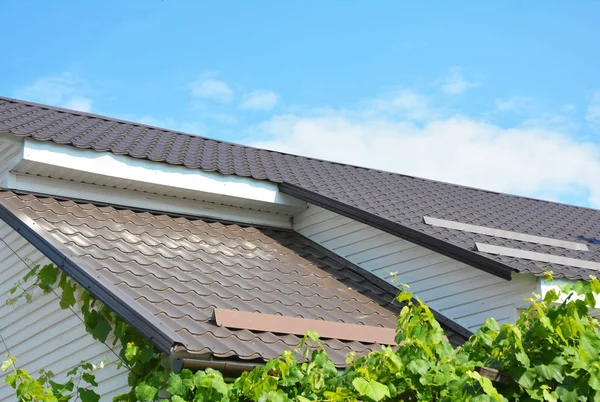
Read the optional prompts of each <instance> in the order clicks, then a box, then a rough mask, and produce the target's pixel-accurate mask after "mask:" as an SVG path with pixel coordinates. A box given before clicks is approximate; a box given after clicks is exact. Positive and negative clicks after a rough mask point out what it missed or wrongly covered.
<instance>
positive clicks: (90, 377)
mask: <svg viewBox="0 0 600 402" xmlns="http://www.w3.org/2000/svg"><path fill="white" fill-rule="evenodd" d="M81 379H82V380H83V381H85V382H87V383H88V384H90V385H92V386H94V387H97V386H98V383H97V382H96V376H95V375H93V374H90V373H83V374H81Z"/></svg>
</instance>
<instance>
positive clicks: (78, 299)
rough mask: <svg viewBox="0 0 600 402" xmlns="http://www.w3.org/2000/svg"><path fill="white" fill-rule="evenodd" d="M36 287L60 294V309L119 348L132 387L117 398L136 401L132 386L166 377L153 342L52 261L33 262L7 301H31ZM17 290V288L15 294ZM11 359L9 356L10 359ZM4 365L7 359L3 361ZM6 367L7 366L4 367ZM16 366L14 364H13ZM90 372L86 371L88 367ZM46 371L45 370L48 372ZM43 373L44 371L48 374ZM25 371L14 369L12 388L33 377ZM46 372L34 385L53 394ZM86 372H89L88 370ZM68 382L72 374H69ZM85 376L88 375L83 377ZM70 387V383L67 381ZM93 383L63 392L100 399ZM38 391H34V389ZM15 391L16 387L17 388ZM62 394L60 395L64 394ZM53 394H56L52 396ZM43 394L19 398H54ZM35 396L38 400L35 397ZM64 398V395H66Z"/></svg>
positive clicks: (85, 399) (99, 338)
mask: <svg viewBox="0 0 600 402" xmlns="http://www.w3.org/2000/svg"><path fill="white" fill-rule="evenodd" d="M36 288H39V289H41V290H42V291H43V292H44V293H50V292H56V293H57V294H58V293H59V297H60V302H59V303H60V307H61V308H62V309H65V310H66V309H72V310H74V309H75V308H77V309H78V310H79V312H80V313H81V316H82V318H83V322H84V323H85V328H86V331H87V332H88V333H89V334H90V335H91V336H92V337H93V338H94V339H96V340H98V341H100V342H103V343H107V344H109V345H110V346H112V347H113V348H114V347H117V348H119V349H118V350H119V352H118V355H119V358H120V359H121V360H120V362H119V367H121V366H122V365H125V366H126V367H127V369H128V370H129V376H128V383H129V385H130V386H131V387H132V388H131V392H129V393H128V394H124V395H120V396H119V397H117V398H116V399H115V400H116V401H124V402H127V401H137V399H136V394H135V386H136V385H137V384H138V383H140V382H142V381H150V378H152V379H154V381H158V380H160V379H165V380H166V376H165V371H164V369H163V368H162V366H161V360H160V359H161V354H160V352H159V351H158V350H157V349H156V347H154V345H153V344H152V343H151V342H150V341H148V340H147V339H146V338H144V337H143V336H142V335H141V334H140V333H139V332H137V331H136V330H135V329H134V328H133V327H132V326H130V325H129V324H127V323H126V322H125V321H123V320H122V319H121V318H120V317H118V316H117V315H116V314H114V313H113V312H112V311H110V310H109V309H108V308H107V307H106V306H105V305H103V304H102V303H101V302H100V301H98V300H97V299H96V298H95V297H93V296H92V295H91V294H90V293H89V292H88V291H87V290H85V289H83V288H81V287H80V286H79V285H77V284H76V283H75V282H74V281H73V280H72V279H71V278H69V276H68V275H66V274H65V273H64V272H62V271H61V270H60V269H59V268H58V267H56V266H55V265H54V264H47V265H44V266H40V265H36V266H35V267H33V268H32V269H31V270H30V271H29V272H28V273H27V274H26V275H25V276H24V277H23V280H22V281H20V282H18V283H16V284H15V286H14V287H13V288H11V289H10V294H11V295H13V296H12V297H11V298H10V299H8V300H7V301H6V303H7V304H9V305H12V304H15V303H16V302H17V301H19V300H20V299H25V301H26V302H30V301H31V300H32V296H31V292H32V290H33V289H36ZM17 291H20V292H18V293H17ZM9 360H10V359H9ZM5 364H6V362H5ZM7 367H8V366H7ZM78 367H80V368H82V369H85V368H86V367H93V366H92V365H90V366H88V365H87V363H82V365H80V366H78ZM14 368H15V369H16V367H14ZM88 371H89V370H88ZM47 373H48V372H47ZM47 373H45V374H47ZM25 374H27V373H26V371H25V370H16V372H15V375H17V378H18V380H16V382H13V383H12V384H10V383H9V385H11V386H12V387H13V388H15V389H16V387H15V385H16V384H18V383H19V382H25V383H29V382H31V381H32V380H33V379H31V377H27V376H28V374H27V376H26V375H25ZM45 374H42V376H41V380H40V379H38V380H33V381H34V385H35V387H36V389H37V388H39V384H41V385H42V387H44V386H46V385H47V384H50V386H51V387H50V389H49V390H48V391H49V392H48V394H50V391H52V392H53V393H54V394H56V390H55V389H54V387H52V383H50V382H48V381H49V380H48V381H44V380H45V379H46V377H45ZM88 374H89V373H88ZM68 378H69V381H70V380H71V378H72V376H70V375H69V376H68ZM85 378H90V377H87V374H86V376H85V377H84V381H85ZM66 384H67V385H69V387H70V382H68V381H67V383H66ZM93 386H95V384H93V383H89V384H87V385H86V386H85V387H82V388H79V387H76V390H75V391H76V392H72V391H71V390H69V389H68V388H69V387H66V388H64V390H63V394H64V395H69V398H70V397H71V396H77V397H79V398H80V399H81V400H82V401H83V402H87V401H90V402H94V401H97V400H98V399H99V397H98V396H97V393H96V392H95V391H94V390H93V389H92V387H93ZM36 392H37V391H36ZM17 394H18V395H19V393H18V390H17ZM63 394H61V395H63ZM36 395H37V393H36ZM55 396H56V395H55ZM41 397H46V396H44V395H42V396H36V397H33V396H32V397H29V398H21V399H19V401H21V400H27V401H29V400H32V401H38V400H39V401H43V402H45V401H53V400H54V399H39V398H41ZM36 398H38V399H36ZM65 398H66V397H65ZM69 398H66V399H58V401H61V402H62V401H68V400H70V399H69Z"/></svg>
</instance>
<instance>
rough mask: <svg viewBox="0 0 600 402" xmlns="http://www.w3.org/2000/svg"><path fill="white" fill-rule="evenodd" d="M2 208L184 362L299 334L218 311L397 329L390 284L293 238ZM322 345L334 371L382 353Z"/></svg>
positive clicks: (268, 351)
mask: <svg viewBox="0 0 600 402" xmlns="http://www.w3.org/2000/svg"><path fill="white" fill-rule="evenodd" d="M0 206H2V207H4V208H6V210H8V212H9V213H11V214H12V215H14V216H16V217H17V219H19V220H20V221H21V222H22V224H23V225H26V226H27V227H29V228H30V229H33V230H34V231H35V232H36V233H37V235H38V236H41V237H42V238H43V239H45V240H46V241H47V242H48V243H50V245H52V246H53V247H55V248H56V249H57V250H58V251H59V252H60V253H61V254H62V255H63V256H66V258H69V259H70V260H72V261H75V263H76V264H77V266H78V267H79V269H81V270H85V271H87V273H88V274H91V277H93V278H97V280H98V281H101V282H102V283H103V284H104V286H105V287H106V288H107V289H108V291H109V292H113V293H115V294H119V295H120V296H119V297H120V299H121V302H122V303H124V304H126V305H128V306H129V307H132V308H133V309H134V310H135V311H137V312H140V313H143V314H141V315H142V316H147V317H150V321H151V325H154V326H155V327H156V328H159V329H160V330H162V331H164V332H165V333H166V335H167V336H168V337H169V338H170V339H172V340H173V341H174V342H175V343H176V344H181V345H183V346H184V348H185V350H186V353H187V354H192V355H196V356H214V357H220V358H225V357H236V358H240V359H268V358H273V357H276V356H278V355H279V354H280V353H281V352H283V351H284V350H287V349H290V348H293V347H295V346H297V345H298V343H299V342H300V337H298V336H296V335H289V334H288V335H286V334H278V333H274V332H257V331H249V330H244V329H241V330H235V329H228V328H226V327H219V326H218V325H217V324H216V323H215V322H214V320H213V312H214V310H215V309H227V310H240V311H249V312H259V313H262V314H276V315H283V316H289V317H302V318H308V319H316V320H325V321H333V322H336V321H339V322H344V323H349V324H359V325H367V326H374V327H386V328H395V326H396V315H397V313H398V307H397V306H395V305H392V304H391V302H392V301H393V300H394V296H395V293H394V288H393V287H391V285H390V286H389V287H386V285H385V284H384V285H381V286H379V285H378V284H377V283H375V282H376V281H375V279H372V278H371V277H369V276H368V274H363V275H361V274H360V273H357V272H356V270H355V268H353V267H352V266H350V263H348V265H345V264H344V261H343V260H340V259H339V258H336V257H335V256H333V255H331V254H329V253H328V252H327V251H325V250H323V249H321V248H320V247H319V246H317V245H315V244H314V243H312V242H311V241H309V240H308V239H306V238H304V237H302V236H300V235H298V234H296V233H294V232H289V231H278V230H268V229H257V228H254V227H241V226H238V225H234V224H227V225H224V224H221V223H218V222H217V223H208V222H206V221H203V220H200V219H188V218H182V217H170V216H165V215H154V214H151V213H148V212H133V211H131V210H118V209H115V208H114V207H111V206H96V205H92V204H85V203H76V202H74V201H58V200H56V199H53V198H46V197H36V196H33V195H16V194H14V193H12V192H8V191H6V192H1V193H0ZM42 251H43V250H42ZM365 275H366V276H365ZM116 312H117V313H119V311H116ZM440 318H441V320H442V324H444V322H446V323H447V321H444V318H443V317H440ZM449 325H450V326H448V325H446V326H445V330H446V334H447V336H448V337H449V339H450V341H451V342H453V343H454V344H460V343H462V342H464V340H465V339H466V338H465V336H464V330H462V329H461V328H460V327H459V326H457V325H456V324H452V323H450V324H449ZM454 329H458V333H457V332H455V331H454ZM282 332H285V331H284V330H282ZM461 332H462V334H461ZM323 343H324V344H325V346H326V348H327V350H328V352H329V354H330V356H331V358H332V360H333V361H334V362H335V363H336V364H338V365H343V364H344V359H345V356H346V354H347V353H349V352H351V351H354V352H356V353H357V354H359V355H360V354H364V353H367V352H369V351H371V350H373V349H378V348H379V346H378V345H376V344H368V343H361V342H356V341H353V342H351V341H339V340H336V339H326V340H324V341H323Z"/></svg>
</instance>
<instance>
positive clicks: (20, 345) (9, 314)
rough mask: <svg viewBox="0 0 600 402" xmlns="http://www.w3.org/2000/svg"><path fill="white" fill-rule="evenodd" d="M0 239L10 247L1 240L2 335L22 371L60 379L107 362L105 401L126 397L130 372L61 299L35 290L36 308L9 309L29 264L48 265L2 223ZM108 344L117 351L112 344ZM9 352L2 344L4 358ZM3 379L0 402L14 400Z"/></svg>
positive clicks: (101, 377) (102, 373)
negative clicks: (83, 365) (80, 366)
mask: <svg viewBox="0 0 600 402" xmlns="http://www.w3.org/2000/svg"><path fill="white" fill-rule="evenodd" d="M0 238H1V239H2V240H3V241H4V242H6V243H7V244H8V246H7V244H5V243H4V242H3V241H1V240H0V334H1V335H2V337H3V338H4V341H5V342H6V345H7V346H8V349H9V351H10V353H11V354H12V355H14V356H16V357H17V359H18V360H17V365H18V367H19V368H23V369H26V370H28V371H29V372H30V373H32V374H35V373H37V372H38V370H40V369H42V368H43V369H46V370H51V371H53V372H54V374H55V375H56V376H57V379H58V380H60V379H64V378H65V377H64V376H65V374H66V372H68V371H69V370H70V369H71V368H72V367H73V366H76V365H77V364H78V363H79V362H81V361H82V360H83V361H88V362H90V363H94V364H98V363H99V362H100V361H104V362H105V368H104V369H102V370H98V371H97V372H96V379H97V380H98V382H99V387H98V388H97V389H98V392H99V393H100V394H101V395H102V399H101V400H102V401H111V400H112V397H114V396H116V395H119V394H121V393H124V392H127V391H128V390H129V387H128V386H127V372H126V371H125V370H124V369H121V370H118V369H117V367H116V361H117V357H116V356H115V355H114V354H113V353H112V352H111V351H110V349H109V348H108V347H107V346H106V345H104V344H102V343H100V342H97V341H95V340H94V339H93V338H92V336H91V335H89V334H88V333H87V332H86V331H85V327H84V325H83V323H82V321H81V320H80V318H79V317H78V316H76V315H75V314H73V312H71V311H70V310H62V309H61V308H60V306H59V301H58V300H57V295H55V294H53V293H49V294H42V293H41V292H40V291H39V289H36V291H34V292H33V293H32V295H33V296H34V297H33V300H32V301H31V303H26V302H25V301H20V302H18V303H16V304H14V305H12V306H9V305H7V304H6V300H7V299H8V298H10V297H11V295H10V294H9V289H10V288H12V287H13V286H14V284H15V283H16V282H17V281H19V280H20V279H21V278H23V276H24V275H25V274H26V273H27V272H28V270H29V267H28V266H27V264H28V265H29V266H35V265H37V264H46V263H49V261H48V260H47V259H46V258H45V257H44V256H43V255H42V254H41V253H40V252H39V251H38V250H37V249H36V248H34V247H33V246H32V245H31V244H29V243H28V242H27V241H26V240H25V239H24V238H23V237H22V236H21V235H19V234H18V233H17V232H15V231H14V230H13V229H12V228H11V227H10V226H8V225H7V224H5V223H4V222H2V221H0ZM9 247H10V249H9ZM11 249H12V250H14V252H13V251H11ZM15 253H16V254H15ZM19 257H21V258H22V259H23V260H24V261H21V259H20V258H19ZM26 263H27V264H26ZM76 311H77V310H76ZM108 344H109V345H111V346H112V342H108ZM5 349H6V347H5V346H4V344H2V343H0V350H1V351H2V358H4V356H5V354H6V352H5ZM115 349H116V350H117V351H118V349H117V348H115ZM4 376H5V373H0V401H2V402H4V401H14V400H15V394H14V391H13V389H12V388H10V387H8V386H7V385H5V384H4V382H3V381H4ZM59 382H60V381H59Z"/></svg>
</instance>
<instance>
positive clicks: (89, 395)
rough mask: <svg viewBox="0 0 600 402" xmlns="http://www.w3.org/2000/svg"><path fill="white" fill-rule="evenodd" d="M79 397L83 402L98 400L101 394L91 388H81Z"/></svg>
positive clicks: (95, 401)
mask: <svg viewBox="0 0 600 402" xmlns="http://www.w3.org/2000/svg"><path fill="white" fill-rule="evenodd" d="M79 399H81V402H98V401H99V400H100V395H98V394H97V393H95V392H94V391H93V390H91V389H86V388H79Z"/></svg>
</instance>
